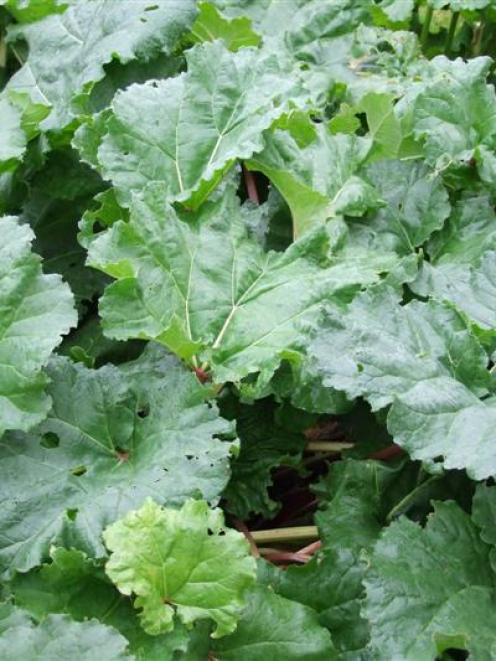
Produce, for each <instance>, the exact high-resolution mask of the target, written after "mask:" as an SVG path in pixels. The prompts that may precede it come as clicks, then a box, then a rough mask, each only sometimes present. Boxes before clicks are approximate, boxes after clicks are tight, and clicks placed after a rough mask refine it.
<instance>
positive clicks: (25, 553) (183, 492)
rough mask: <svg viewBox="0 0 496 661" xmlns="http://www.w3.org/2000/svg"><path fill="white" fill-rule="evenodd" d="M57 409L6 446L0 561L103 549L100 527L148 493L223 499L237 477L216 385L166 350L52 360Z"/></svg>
mask: <svg viewBox="0 0 496 661" xmlns="http://www.w3.org/2000/svg"><path fill="white" fill-rule="evenodd" d="M49 375H50V377H51V380H52V383H51V385H50V387H49V393H50V394H51V396H52V399H53V408H52V411H51V413H50V416H49V418H48V419H47V420H46V422H44V423H43V424H42V425H41V426H40V427H38V428H37V429H36V430H35V431H34V432H33V433H32V434H31V435H29V436H28V435H12V436H7V437H6V438H5V441H4V443H3V444H2V445H1V448H0V455H1V456H0V470H1V474H2V482H1V485H0V502H1V503H2V509H1V514H0V519H1V521H0V530H1V531H2V532H1V535H0V540H1V550H0V561H1V566H2V569H3V570H4V571H7V572H8V571H12V570H13V569H18V570H21V571H27V570H28V569H30V568H31V567H34V566H36V565H37V564H39V563H40V562H41V561H42V560H43V558H44V557H46V555H47V552H48V550H49V548H50V546H51V545H52V544H57V543H59V544H60V545H64V544H67V545H69V546H71V547H72V546H74V547H76V548H79V549H81V550H84V551H85V552H87V553H88V554H89V555H90V556H91V557H102V556H104V555H105V549H104V547H103V544H102V541H101V532H102V529H103V528H105V526H107V525H108V524H109V523H112V522H113V521H115V519H117V518H119V517H120V516H123V515H124V514H125V513H126V512H127V511H129V510H130V509H133V508H135V507H139V506H140V505H141V504H142V503H143V502H144V500H145V499H146V498H147V497H148V496H153V497H154V498H155V499H156V500H157V501H159V502H161V503H169V504H179V503H182V502H183V501H184V500H185V499H186V498H188V497H190V496H192V495H194V494H201V495H203V496H204V497H205V498H207V499H209V500H216V499H217V498H218V496H219V494H220V493H221V491H222V490H223V488H224V487H225V485H226V483H227V480H228V478H229V465H228V460H229V454H230V451H231V449H232V447H231V444H230V443H228V442H225V441H221V440H218V438H217V436H218V435H224V434H229V433H231V425H230V424H229V423H227V422H226V421H225V420H222V419H221V418H219V417H218V414H217V409H216V408H215V407H209V406H207V404H206V403H205V398H206V397H207V396H208V394H209V393H208V390H206V389H205V388H204V387H202V386H201V385H200V384H199V383H198V381H197V380H196V378H195V377H194V376H193V375H192V374H189V373H188V372H187V371H186V370H185V369H184V368H183V367H182V366H180V365H178V364H177V363H176V362H175V360H174V359H172V358H171V357H167V356H164V355H163V353H162V352H161V351H159V352H158V353H156V352H155V353H153V352H152V353H151V354H150V353H148V354H145V355H144V357H143V358H141V359H139V360H138V361H136V362H134V363H129V364H127V365H124V366H121V367H120V368H116V367H113V366H112V365H108V366H105V367H102V368H101V369H99V370H89V369H87V368H85V367H83V366H82V365H81V364H76V365H75V364H72V363H71V362H70V361H69V360H67V359H64V358H59V359H57V360H54V361H53V363H52V364H51V366H50V370H49Z"/></svg>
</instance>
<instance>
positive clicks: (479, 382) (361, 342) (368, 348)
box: [308, 287, 489, 410]
mask: <svg viewBox="0 0 496 661" xmlns="http://www.w3.org/2000/svg"><path fill="white" fill-rule="evenodd" d="M399 303H400V297H399V296H398V295H397V294H396V293H394V292H393V291H392V290H391V289H389V288H384V287H380V288H378V289H376V290H374V291H372V290H371V291H369V292H366V293H363V294H360V295H359V296H357V297H356V298H355V300H354V301H353V302H352V303H351V304H350V305H349V307H348V309H347V312H346V313H343V312H342V310H336V311H333V310H329V311H328V312H327V313H326V314H325V315H324V318H323V321H322V324H321V326H320V327H318V329H317V330H316V331H315V332H314V337H313V338H312V339H311V341H310V343H309V347H308V355H309V356H310V359H311V361H312V364H313V365H314V368H315V370H316V371H318V372H320V373H321V374H322V375H323V377H324V384H325V385H327V386H331V387H333V388H338V389H341V390H344V391H345V392H346V393H347V394H348V395H349V396H350V397H353V398H354V397H359V396H364V397H365V398H366V399H367V400H368V401H369V402H370V403H371V405H372V408H373V409H375V410H376V409H379V408H382V407H384V406H387V405H388V404H391V402H392V401H393V400H394V398H395V397H396V396H399V395H402V394H403V393H406V392H407V391H408V390H409V389H410V388H412V387H414V386H415V385H417V384H420V387H422V384H423V383H424V382H428V381H429V379H433V378H436V377H443V376H446V377H454V378H455V379H458V380H459V381H461V382H462V383H463V384H465V386H467V388H470V389H472V390H473V391H474V392H475V393H477V394H484V393H485V392H487V390H486V388H487V386H488V385H489V381H488V373H487V370H486V366H487V356H486V354H485V352H484V351H483V350H482V348H481V346H480V345H479V343H478V341H477V340H476V339H475V338H474V337H473V336H472V335H471V334H470V333H469V331H468V330H467V328H466V325H465V323H464V321H463V319H462V318H461V317H460V315H459V314H458V313H457V312H455V311H454V310H452V309H451V308H450V307H448V306H443V305H441V304H439V303H436V302H433V301H431V302H429V303H420V302H418V301H413V302H411V303H409V304H408V305H405V306H401V305H400V304H399ZM467 392H469V391H467ZM469 394H470V393H469Z"/></svg>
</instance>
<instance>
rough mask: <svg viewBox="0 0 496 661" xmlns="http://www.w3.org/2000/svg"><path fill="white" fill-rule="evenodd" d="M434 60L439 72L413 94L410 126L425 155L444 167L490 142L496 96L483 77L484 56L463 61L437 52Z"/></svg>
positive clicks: (485, 69)
mask: <svg viewBox="0 0 496 661" xmlns="http://www.w3.org/2000/svg"><path fill="white" fill-rule="evenodd" d="M432 66H433V67H434V68H435V69H436V71H437V74H438V77H437V80H436V81H435V82H433V83H432V84H431V85H427V86H426V87H425V89H424V90H423V91H421V93H420V94H419V95H418V96H417V98H416V100H415V106H414V131H415V134H416V136H417V137H419V138H422V139H423V140H424V145H425V151H426V154H427V158H428V159H429V160H430V161H431V162H432V163H437V165H438V166H439V167H441V168H445V167H447V166H449V165H451V164H452V163H454V164H457V163H459V162H467V161H470V159H471V157H472V155H473V150H474V149H475V148H476V147H477V146H478V145H481V144H485V145H487V146H492V145H493V144H494V140H495V138H496V96H495V93H494V88H493V87H492V86H489V85H487V83H486V76H487V74H488V71H489V68H490V66H491V60H490V58H488V57H479V58H475V59H472V60H470V61H469V62H463V61H462V60H461V59H457V60H455V61H451V60H448V59H447V58H446V57H444V56H439V57H437V58H435V59H434V60H433V65H432Z"/></svg>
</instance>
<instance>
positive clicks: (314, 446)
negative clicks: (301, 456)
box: [305, 441, 354, 452]
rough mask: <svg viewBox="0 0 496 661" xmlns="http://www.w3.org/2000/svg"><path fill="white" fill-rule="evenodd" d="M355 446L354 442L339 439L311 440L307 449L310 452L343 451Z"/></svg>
mask: <svg viewBox="0 0 496 661" xmlns="http://www.w3.org/2000/svg"><path fill="white" fill-rule="evenodd" d="M352 447H354V444H353V443H345V442H339V441H310V443H308V445H307V446H306V448H305V450H307V451H308V452H342V451H343V450H350V449H351V448H352Z"/></svg>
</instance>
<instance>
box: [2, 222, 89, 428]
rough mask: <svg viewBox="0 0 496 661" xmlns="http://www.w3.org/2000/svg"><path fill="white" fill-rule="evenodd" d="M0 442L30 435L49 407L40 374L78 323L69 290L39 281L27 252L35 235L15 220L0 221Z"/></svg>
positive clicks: (34, 259)
mask: <svg viewBox="0 0 496 661" xmlns="http://www.w3.org/2000/svg"><path fill="white" fill-rule="evenodd" d="M0 228H1V230H2V236H3V237H5V238H4V241H3V242H2V244H1V245H0V310H1V315H0V436H1V435H2V434H3V432H4V431H5V430H6V429H22V430H25V431H26V430H28V429H29V428H30V427H32V426H33V425H35V424H36V423H38V422H40V421H41V420H43V418H44V417H45V415H46V414H47V412H48V409H49V407H50V399H49V397H47V396H46V395H45V392H44V389H45V385H46V378H45V376H44V375H43V372H42V368H43V366H44V365H45V364H46V363H47V362H48V359H49V358H50V354H51V353H52V351H53V350H54V349H55V347H56V346H57V345H58V344H59V343H60V341H61V339H62V337H61V336H62V335H63V334H65V333H67V332H68V331H69V329H70V328H71V326H74V325H75V324H76V321H77V317H76V312H75V310H74V303H73V298H72V294H71V292H70V290H69V287H68V286H67V285H66V284H64V283H63V282H62V281H61V279H60V277H59V276H56V275H43V273H42V271H41V264H40V258H39V257H38V256H37V255H35V254H34V253H32V252H31V250H30V244H31V241H32V239H33V233H32V231H31V230H30V229H29V227H28V226H26V225H20V224H19V223H18V222H17V220H16V219H15V218H13V217H9V216H6V217H3V218H0Z"/></svg>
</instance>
